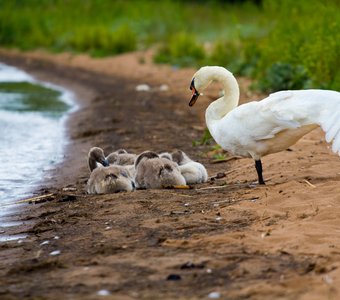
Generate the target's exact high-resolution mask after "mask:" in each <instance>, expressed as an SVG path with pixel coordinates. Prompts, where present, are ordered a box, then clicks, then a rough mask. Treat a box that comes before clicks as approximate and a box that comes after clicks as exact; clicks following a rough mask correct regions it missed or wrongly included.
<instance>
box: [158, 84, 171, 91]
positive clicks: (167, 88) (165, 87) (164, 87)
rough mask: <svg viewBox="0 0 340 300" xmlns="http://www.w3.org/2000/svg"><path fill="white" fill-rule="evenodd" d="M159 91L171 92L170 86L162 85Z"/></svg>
mask: <svg viewBox="0 0 340 300" xmlns="http://www.w3.org/2000/svg"><path fill="white" fill-rule="evenodd" d="M159 90H160V91H161V92H166V91H168V90H169V86H168V85H167V84H162V85H161V86H160V87H159Z"/></svg>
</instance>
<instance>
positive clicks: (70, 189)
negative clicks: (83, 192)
mask: <svg viewBox="0 0 340 300" xmlns="http://www.w3.org/2000/svg"><path fill="white" fill-rule="evenodd" d="M76 190H77V189H76V188H75V187H65V188H63V192H75V191H76Z"/></svg>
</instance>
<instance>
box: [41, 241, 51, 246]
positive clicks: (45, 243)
mask: <svg viewBox="0 0 340 300" xmlns="http://www.w3.org/2000/svg"><path fill="white" fill-rule="evenodd" d="M49 243H50V241H43V242H42V243H40V246H43V245H48V244H49Z"/></svg>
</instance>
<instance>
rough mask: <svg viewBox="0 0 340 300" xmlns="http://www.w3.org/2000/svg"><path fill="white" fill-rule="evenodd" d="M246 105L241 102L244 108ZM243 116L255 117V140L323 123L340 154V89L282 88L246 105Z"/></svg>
mask: <svg viewBox="0 0 340 300" xmlns="http://www.w3.org/2000/svg"><path fill="white" fill-rule="evenodd" d="M241 107H242V106H240V108H241ZM245 107H248V108H245V109H243V110H244V111H242V109H241V110H240V112H239V115H238V117H239V118H241V119H242V118H243V119H244V118H245V115H246V114H247V115H248V117H249V116H250V118H251V122H250V123H251V126H252V131H251V133H250V134H251V136H252V138H253V139H255V140H263V139H270V138H272V137H274V136H275V135H276V134H277V133H279V132H281V131H283V130H286V129H295V128H299V127H301V126H305V125H313V124H314V125H319V126H321V128H322V129H323V131H324V132H325V133H326V141H327V142H332V141H333V145H332V150H333V152H335V153H339V154H340V93H339V92H335V91H327V90H301V91H282V92H277V93H274V94H271V95H270V96H269V97H267V98H265V99H263V100H262V101H259V102H252V103H250V105H245Z"/></svg>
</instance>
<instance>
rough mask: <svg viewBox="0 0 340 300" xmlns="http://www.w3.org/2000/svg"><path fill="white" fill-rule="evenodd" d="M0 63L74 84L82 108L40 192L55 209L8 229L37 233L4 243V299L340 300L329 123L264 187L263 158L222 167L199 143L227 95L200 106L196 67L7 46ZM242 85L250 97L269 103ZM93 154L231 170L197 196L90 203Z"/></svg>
mask: <svg viewBox="0 0 340 300" xmlns="http://www.w3.org/2000/svg"><path fill="white" fill-rule="evenodd" d="M0 60H1V61H2V62H4V63H7V64H10V65H14V66H17V67H19V68H22V69H24V70H26V71H28V72H29V73H31V74H32V75H34V76H36V77H37V78H38V79H42V80H44V81H50V82H52V83H55V84H59V85H61V86H64V87H66V88H68V89H70V90H72V91H73V92H74V93H75V94H76V96H77V102H78V105H79V109H78V110H77V111H76V112H73V113H72V114H70V116H69V118H68V121H67V135H68V140H69V141H68V144H67V147H66V149H65V159H64V162H63V163H62V164H60V165H58V166H57V167H56V169H55V170H54V171H53V174H52V175H53V176H52V177H53V179H52V180H48V181H46V182H43V184H42V186H41V188H40V190H38V191H36V195H37V196H44V197H43V198H42V199H43V200H44V201H43V202H39V203H24V204H20V205H18V207H19V208H20V210H19V211H17V212H15V213H13V214H12V215H10V216H9V218H10V219H11V220H12V221H20V225H18V226H15V227H9V228H8V229H6V232H5V234H27V235H28V236H27V238H25V239H22V240H21V242H20V243H18V241H17V240H15V241H10V242H5V243H0V261H1V262H0V278H1V280H0V298H1V299H98V298H106V299H209V298H211V299H213V297H214V296H215V297H217V296H218V298H220V299H306V300H307V299H308V300H317V299H339V298H340V288H339V287H340V226H339V224H340V223H339V222H340V221H339V220H340V209H339V207H340V159H339V156H337V155H335V154H334V153H332V152H331V150H330V149H329V145H328V144H327V143H326V142H325V139H324V134H323V132H322V131H321V129H316V130H314V131H313V132H311V133H309V134H308V135H306V136H305V137H303V138H302V139H301V140H300V141H299V142H298V143H297V144H295V145H294V146H292V147H290V148H289V151H284V152H281V153H277V154H273V155H270V156H267V157H264V158H263V160H262V163H263V167H264V177H265V179H266V180H267V184H266V185H265V186H257V185H255V186H254V185H252V183H253V182H255V181H256V179H257V175H256V171H255V168H254V163H253V161H252V160H251V159H232V160H229V161H227V162H224V163H213V159H212V158H211V157H209V156H207V153H208V152H209V151H210V150H211V146H209V145H205V146H196V147H193V141H195V140H198V139H200V138H201V136H202V134H203V131H204V128H205V124H204V110H205V108H206V106H207V105H208V103H209V102H210V101H211V100H213V99H215V98H217V97H218V93H219V88H218V86H214V87H212V88H211V89H209V91H208V92H207V93H206V94H205V97H201V98H200V99H199V101H198V102H197V104H196V105H195V107H193V108H189V106H188V102H189V99H190V96H191V94H190V91H189V89H188V88H189V84H190V79H191V77H192V75H193V73H194V72H195V70H194V69H177V68H173V67H170V66H165V65H154V64H153V63H152V60H151V52H149V51H148V52H138V53H128V54H125V55H121V56H116V57H110V58H102V59H94V58H90V57H88V56H86V55H71V54H49V53H46V52H42V51H34V52H26V53H21V52H18V51H16V50H0ZM238 80H239V84H240V87H241V103H244V102H247V101H250V100H257V99H261V98H262V97H265V96H266V95H260V94H256V93H255V92H253V91H250V89H249V84H250V82H249V80H248V79H246V78H238ZM139 84H148V85H149V86H150V87H151V90H150V91H136V86H137V85H139ZM162 85H163V87H164V85H166V87H167V88H160V87H161V86H162ZM92 146H99V147H101V148H103V149H104V151H105V153H109V152H111V151H113V150H115V149H118V148H125V149H127V150H128V151H130V152H133V153H140V152H142V151H144V150H154V151H171V150H174V149H182V150H184V151H185V152H186V153H188V154H189V155H190V156H191V157H192V158H193V159H195V160H198V161H200V162H201V163H203V164H204V165H205V166H206V168H207V170H208V173H209V176H214V175H216V174H217V173H219V172H226V173H227V176H226V177H224V178H220V179H216V180H214V181H211V182H208V183H205V184H201V185H196V186H195V187H194V189H190V190H138V191H135V192H132V193H117V194H112V195H97V196H96V195H94V196H93V195H87V194H86V191H85V186H86V182H87V179H88V177H89V170H88V168H87V162H86V159H87V152H88V150H89V149H90V147H92ZM46 195H50V196H46ZM56 251H57V252H56ZM105 293H107V296H105V297H104V296H101V294H105ZM218 298H215V299H218Z"/></svg>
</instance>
